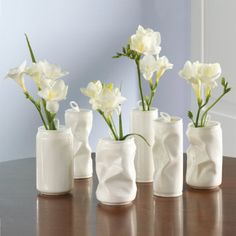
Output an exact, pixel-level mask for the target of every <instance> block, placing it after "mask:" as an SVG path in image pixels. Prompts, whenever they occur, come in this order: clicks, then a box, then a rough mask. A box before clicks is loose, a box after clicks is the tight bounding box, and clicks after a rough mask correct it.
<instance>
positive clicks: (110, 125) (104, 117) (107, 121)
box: [98, 110, 119, 140]
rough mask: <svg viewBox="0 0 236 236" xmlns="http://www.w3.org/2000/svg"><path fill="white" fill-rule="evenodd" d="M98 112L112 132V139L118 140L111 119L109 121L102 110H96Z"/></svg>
mask: <svg viewBox="0 0 236 236" xmlns="http://www.w3.org/2000/svg"><path fill="white" fill-rule="evenodd" d="M98 112H99V113H100V114H101V116H102V117H103V119H104V120H105V121H106V123H107V125H108V127H109V128H110V130H111V132H112V134H113V136H114V139H115V140H119V137H118V136H117V134H116V132H115V130H114V128H113V126H112V123H111V121H109V120H108V119H107V118H106V116H105V115H104V113H103V112H102V111H100V110H98Z"/></svg>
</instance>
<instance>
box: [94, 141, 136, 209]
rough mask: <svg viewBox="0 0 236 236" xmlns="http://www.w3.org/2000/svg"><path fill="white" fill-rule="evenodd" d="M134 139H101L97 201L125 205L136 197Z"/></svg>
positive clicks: (98, 150) (99, 143)
mask: <svg viewBox="0 0 236 236" xmlns="http://www.w3.org/2000/svg"><path fill="white" fill-rule="evenodd" d="M135 150H136V147H135V143H134V138H129V139H126V140H124V141H114V140H112V139H100V140H99V142H98V145H97V152H96V172H97V176H98V187H97V191H96V195H97V199H98V200H99V201H100V202H102V203H103V204H106V205H124V204H128V203H130V202H132V201H133V200H134V199H135V197H136V192H137V187H136V183H135V168H134V157H135Z"/></svg>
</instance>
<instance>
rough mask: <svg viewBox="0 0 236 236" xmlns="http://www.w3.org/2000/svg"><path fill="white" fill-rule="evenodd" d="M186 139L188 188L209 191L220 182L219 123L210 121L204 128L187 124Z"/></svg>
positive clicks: (220, 138)
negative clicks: (187, 146) (187, 141)
mask: <svg viewBox="0 0 236 236" xmlns="http://www.w3.org/2000/svg"><path fill="white" fill-rule="evenodd" d="M186 134H187V137H188V140H189V143H190V146H189V148H188V150H187V172H186V182H187V184H188V185H189V186H191V187H193V188H199V189H205V188H206V189H209V188H215V187H217V186H219V185H220V184H221V182H222V161H223V159H222V156H223V154H222V130H221V125H220V123H219V122H216V121H210V122H208V125H207V126H206V127H202V128H195V127H194V126H193V125H192V124H189V126H188V130H187V133H186Z"/></svg>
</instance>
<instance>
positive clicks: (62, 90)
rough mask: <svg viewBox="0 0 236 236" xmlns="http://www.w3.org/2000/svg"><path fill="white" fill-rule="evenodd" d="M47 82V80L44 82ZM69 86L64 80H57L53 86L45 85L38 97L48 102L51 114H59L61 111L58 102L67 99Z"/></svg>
mask: <svg viewBox="0 0 236 236" xmlns="http://www.w3.org/2000/svg"><path fill="white" fill-rule="evenodd" d="M44 81H47V80H44ZM67 91H68V86H66V85H65V83H64V81H63V80H56V81H54V83H53V84H48V83H44V84H43V87H42V90H41V91H39V92H38V95H39V96H40V97H42V98H43V99H45V100H46V102H47V110H48V111H49V112H51V113H57V111H58V109H59V104H58V102H59V101H61V100H64V99H66V95H67Z"/></svg>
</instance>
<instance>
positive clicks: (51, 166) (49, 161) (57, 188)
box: [36, 126, 73, 195]
mask: <svg viewBox="0 0 236 236" xmlns="http://www.w3.org/2000/svg"><path fill="white" fill-rule="evenodd" d="M36 171H37V190H38V191H39V193H41V194H46V195H61V194H65V193H68V192H70V191H71V190H72V188H73V136H72V133H71V130H70V129H67V128H65V127H63V126H61V127H60V128H59V129H58V130H45V128H44V127H39V129H38V133H37V137H36Z"/></svg>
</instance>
